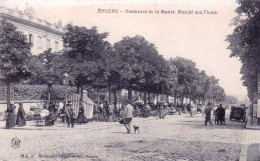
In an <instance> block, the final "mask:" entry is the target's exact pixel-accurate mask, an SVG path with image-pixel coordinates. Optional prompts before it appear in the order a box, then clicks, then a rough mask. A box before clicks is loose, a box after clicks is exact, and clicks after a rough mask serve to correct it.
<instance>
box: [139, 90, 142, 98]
mask: <svg viewBox="0 0 260 161" xmlns="http://www.w3.org/2000/svg"><path fill="white" fill-rule="evenodd" d="M139 98H140V99H142V92H141V91H139Z"/></svg>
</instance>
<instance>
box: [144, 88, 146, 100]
mask: <svg viewBox="0 0 260 161" xmlns="http://www.w3.org/2000/svg"><path fill="white" fill-rule="evenodd" d="M144 103H146V91H144Z"/></svg>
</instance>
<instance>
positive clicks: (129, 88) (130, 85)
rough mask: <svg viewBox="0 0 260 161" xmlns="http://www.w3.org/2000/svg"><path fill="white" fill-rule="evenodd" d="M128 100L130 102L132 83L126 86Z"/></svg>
mask: <svg viewBox="0 0 260 161" xmlns="http://www.w3.org/2000/svg"><path fill="white" fill-rule="evenodd" d="M128 100H129V101H130V102H131V103H132V84H129V87H128Z"/></svg>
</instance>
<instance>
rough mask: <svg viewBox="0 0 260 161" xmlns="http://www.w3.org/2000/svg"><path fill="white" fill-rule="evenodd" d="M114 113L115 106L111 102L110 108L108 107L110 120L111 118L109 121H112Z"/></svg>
mask: <svg viewBox="0 0 260 161" xmlns="http://www.w3.org/2000/svg"><path fill="white" fill-rule="evenodd" d="M113 112H114V105H113V104H112V103H111V102H110V103H109V106H108V118H109V121H112V116H113Z"/></svg>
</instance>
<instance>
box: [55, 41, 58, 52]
mask: <svg viewBox="0 0 260 161" xmlns="http://www.w3.org/2000/svg"><path fill="white" fill-rule="evenodd" d="M58 51H59V42H58V41H55V52H58Z"/></svg>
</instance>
